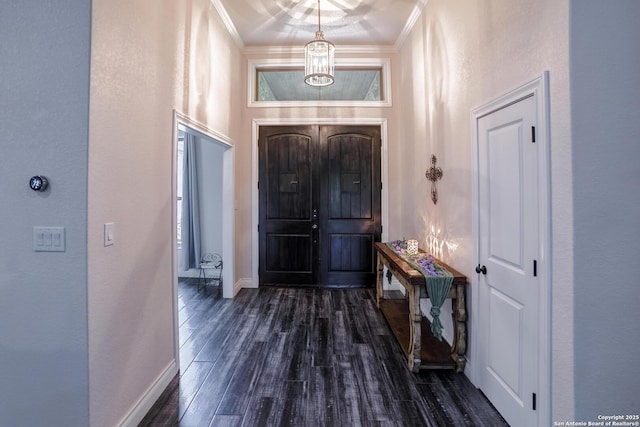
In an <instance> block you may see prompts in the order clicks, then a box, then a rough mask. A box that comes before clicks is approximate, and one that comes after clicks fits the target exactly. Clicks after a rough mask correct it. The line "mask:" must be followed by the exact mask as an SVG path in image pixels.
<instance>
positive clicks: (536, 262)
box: [533, 259, 538, 277]
mask: <svg viewBox="0 0 640 427" xmlns="http://www.w3.org/2000/svg"><path fill="white" fill-rule="evenodd" d="M533 277H538V261H536V260H535V259H534V260H533Z"/></svg>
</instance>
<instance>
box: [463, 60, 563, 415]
mask: <svg viewBox="0 0 640 427" xmlns="http://www.w3.org/2000/svg"><path fill="white" fill-rule="evenodd" d="M529 96H533V97H534V99H535V102H536V106H535V109H536V122H537V125H536V144H537V145H536V146H537V148H538V161H539V163H538V191H539V193H538V200H539V205H538V226H539V230H540V247H539V254H538V277H539V283H540V288H539V292H538V302H539V304H538V334H539V339H538V342H539V348H538V377H539V389H538V391H539V393H538V394H539V396H537V405H536V406H537V409H536V410H537V411H538V425H539V426H547V425H550V424H551V271H552V270H551V267H552V266H551V187H550V184H551V178H550V176H551V168H550V163H549V159H550V156H549V149H550V129H549V123H550V118H549V72H548V71H545V72H544V73H543V74H542V75H541V76H539V77H537V78H535V79H534V80H531V81H530V82H528V83H525V84H523V85H522V86H520V87H517V88H515V89H513V90H511V91H509V92H507V93H505V94H503V95H501V96H499V97H497V98H495V99H494V100H492V101H489V102H488V103H486V104H484V105H482V106H480V107H477V108H475V109H473V110H472V112H471V131H472V144H471V146H472V159H473V170H472V172H473V182H472V184H473V188H472V200H473V203H472V204H471V205H472V237H473V263H472V265H478V264H479V262H480V261H479V252H480V246H479V241H480V221H479V210H478V205H479V203H478V202H479V194H480V192H479V185H480V182H479V179H478V174H479V153H478V138H479V135H478V121H479V120H480V118H481V117H484V116H486V115H488V114H491V113H492V112H495V111H497V110H499V109H501V108H504V107H506V106H508V105H511V104H514V103H516V102H518V101H519V100H521V99H523V98H526V97H529ZM469 282H470V285H471V286H470V289H471V290H472V295H471V321H472V324H473V326H474V329H478V332H477V333H474V334H472V335H471V336H470V340H471V349H472V354H471V356H472V358H473V361H479V360H480V358H479V345H478V344H479V342H480V341H481V340H482V339H486V336H484V335H483V333H482V331H479V328H478V326H477V325H479V324H480V323H479V316H478V313H479V311H480V310H481V307H480V295H479V294H480V292H479V285H480V281H479V278H478V276H477V275H471V277H470V278H469ZM467 366H469V365H467ZM480 370H481V367H480V366H478V367H477V368H475V367H473V366H472V369H471V370H470V372H469V373H468V374H467V375H468V376H469V377H470V379H471V380H472V382H473V383H474V384H475V385H476V386H478V385H479V383H480Z"/></svg>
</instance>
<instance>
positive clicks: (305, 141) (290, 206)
mask: <svg viewBox="0 0 640 427" xmlns="http://www.w3.org/2000/svg"><path fill="white" fill-rule="evenodd" d="M311 144H312V141H311V136H308V135H297V134H284V135H276V136H273V137H270V138H268V139H267V140H266V141H265V145H266V147H265V149H266V156H267V159H266V165H268V168H269V171H268V180H267V185H268V187H267V188H266V191H267V219H287V220H294V219H297V220H309V218H310V216H311V148H312V146H311Z"/></svg>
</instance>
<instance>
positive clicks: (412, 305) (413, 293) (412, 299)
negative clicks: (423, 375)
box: [407, 286, 422, 372]
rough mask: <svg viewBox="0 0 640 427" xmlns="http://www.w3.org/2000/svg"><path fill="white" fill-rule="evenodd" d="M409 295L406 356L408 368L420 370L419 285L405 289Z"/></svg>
mask: <svg viewBox="0 0 640 427" xmlns="http://www.w3.org/2000/svg"><path fill="white" fill-rule="evenodd" d="M407 295H408V297H409V348H408V351H407V353H408V354H407V357H408V362H409V369H411V371H412V372H418V371H420V363H421V359H420V349H421V347H422V342H421V341H422V323H421V322H422V314H421V313H420V287H419V286H413V287H412V288H411V289H410V290H407Z"/></svg>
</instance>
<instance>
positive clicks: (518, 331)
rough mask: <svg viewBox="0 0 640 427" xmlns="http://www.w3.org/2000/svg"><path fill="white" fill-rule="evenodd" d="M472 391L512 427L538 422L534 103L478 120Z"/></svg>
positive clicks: (524, 101) (530, 99) (532, 100)
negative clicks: (475, 373) (475, 385)
mask: <svg viewBox="0 0 640 427" xmlns="http://www.w3.org/2000/svg"><path fill="white" fill-rule="evenodd" d="M477 126H478V129H477V136H478V140H477V144H478V147H477V153H478V174H479V176H478V199H479V200H478V215H479V218H478V224H479V230H478V231H479V234H478V238H479V242H478V244H479V247H478V250H479V252H478V261H479V263H480V264H479V266H478V267H479V268H478V270H479V271H480V273H479V274H478V278H479V281H478V283H479V288H480V301H479V314H478V316H479V317H478V319H479V323H480V325H479V326H480V327H479V334H480V339H479V341H478V349H479V353H478V356H479V362H480V375H479V386H480V388H481V389H482V391H483V392H484V393H485V395H486V396H487V397H488V398H489V400H491V402H492V403H493V405H494V406H495V407H496V408H497V409H498V411H500V413H501V414H502V416H503V417H504V418H505V419H506V420H507V422H509V423H510V424H511V425H514V426H515V425H517V426H534V425H537V424H538V419H537V412H536V410H535V406H536V402H535V400H536V393H537V392H538V366H539V365H538V357H539V356H538V338H539V331H538V325H539V319H538V316H539V302H538V286H539V279H538V277H537V276H536V273H537V271H536V270H537V257H538V254H539V253H540V249H539V247H540V237H539V226H538V224H539V221H538V215H539V213H538V212H539V210H538V203H539V201H538V194H539V192H538V151H537V150H538V149H537V147H536V143H535V142H534V141H535V136H534V135H535V130H534V129H535V128H534V127H535V126H536V99H535V95H531V96H528V97H526V98H524V99H521V100H519V101H517V102H515V103H512V104H509V105H507V106H504V107H503V108H500V109H498V110H497V111H494V112H492V113H490V114H487V115H485V116H483V117H481V118H479V119H478V120H477Z"/></svg>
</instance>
